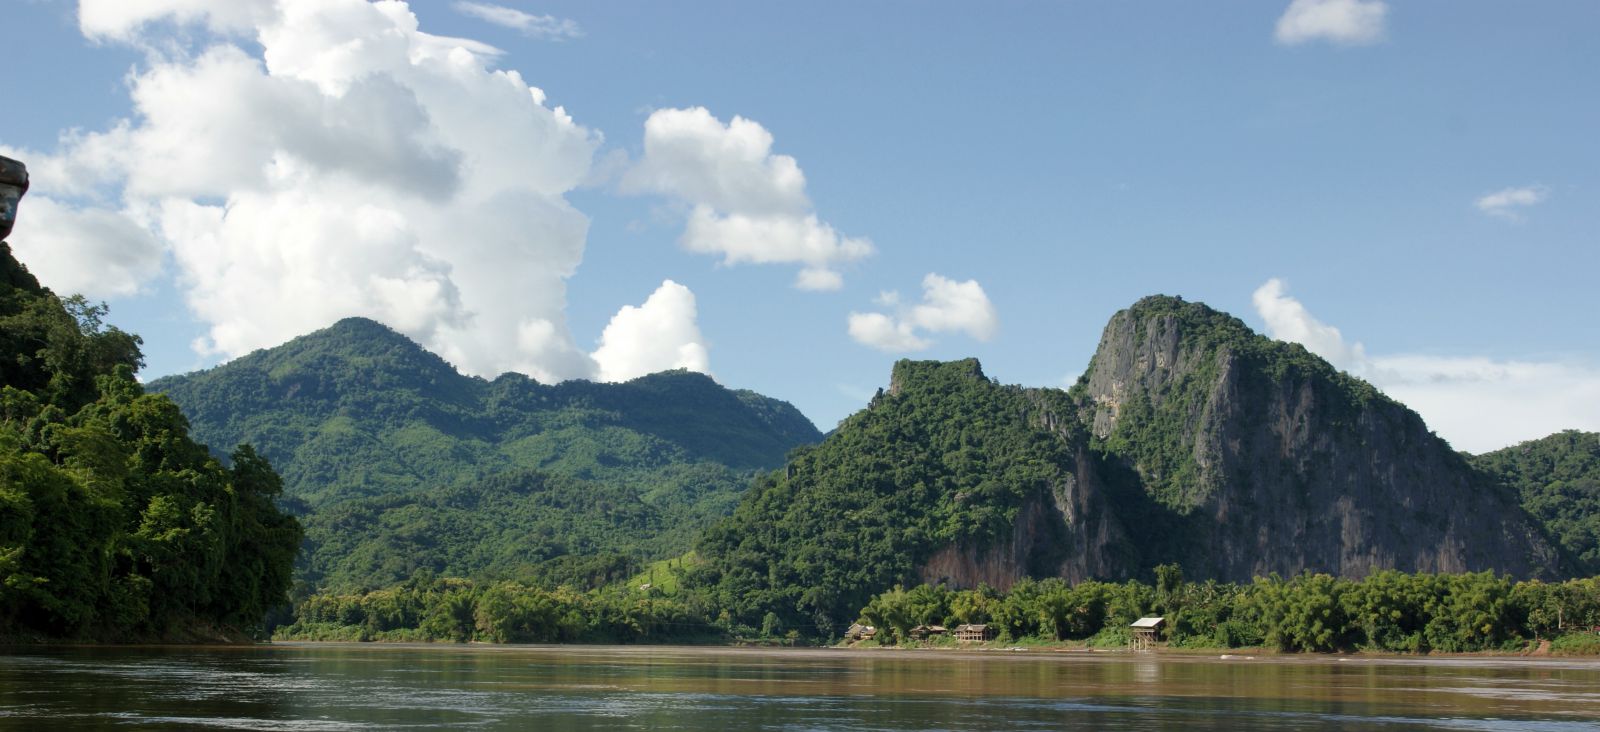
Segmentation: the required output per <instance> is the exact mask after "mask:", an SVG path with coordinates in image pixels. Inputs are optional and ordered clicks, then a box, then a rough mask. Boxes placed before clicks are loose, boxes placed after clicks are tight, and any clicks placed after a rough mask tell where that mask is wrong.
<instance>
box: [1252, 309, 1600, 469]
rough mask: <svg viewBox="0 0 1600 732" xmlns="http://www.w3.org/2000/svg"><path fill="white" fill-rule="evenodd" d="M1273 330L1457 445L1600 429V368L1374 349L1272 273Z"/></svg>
mask: <svg viewBox="0 0 1600 732" xmlns="http://www.w3.org/2000/svg"><path fill="white" fill-rule="evenodd" d="M1253 300H1254V303H1255V308H1256V313H1257V314H1258V315H1260V316H1261V319H1262V320H1263V321H1265V322H1266V325H1267V334H1268V335H1270V336H1271V337H1273V338H1277V339H1279V340H1285V341H1293V342H1296V343H1299V344H1301V345H1303V346H1305V347H1306V349H1307V350H1309V351H1311V352H1312V353H1315V354H1317V355H1319V356H1321V357H1323V358H1326V359H1328V361H1329V362H1330V363H1332V364H1333V365H1334V366H1337V367H1339V368H1340V369H1343V370H1345V371H1349V372H1350V373H1352V374H1355V375H1356V376H1360V377H1362V378H1364V379H1366V380H1367V381H1369V382H1371V383H1372V384H1373V385H1374V386H1377V387H1378V388H1380V389H1382V390H1383V391H1384V393H1386V394H1388V395H1389V396H1391V397H1394V398H1395V399H1397V400H1399V401H1400V402H1402V403H1404V404H1405V405H1406V406H1408V407H1411V408H1412V409H1415V410H1416V411H1417V412H1418V413H1419V414H1421V415H1422V416H1423V417H1424V418H1425V419H1426V420H1427V422H1428V425H1429V426H1430V427H1432V428H1433V429H1434V430H1435V431H1437V432H1438V434H1439V435H1440V436H1442V437H1444V438H1445V439H1447V440H1449V441H1450V443H1451V444H1452V445H1454V446H1455V447H1456V448H1457V449H1461V450H1467V451H1469V452H1486V451H1489V450H1496V449H1499V448H1502V447H1505V446H1507V445H1511V444H1515V443H1518V442H1522V441H1525V440H1531V439H1537V438H1540V437H1544V436H1546V435H1549V434H1552V433H1554V432H1557V431H1560V430H1563V429H1584V430H1600V368H1596V367H1595V366H1593V365H1589V364H1582V363H1568V362H1561V361H1533V360H1499V359H1492V358H1487V357H1482V356H1432V355H1420V354H1395V355H1374V356H1369V355H1367V352H1366V349H1365V348H1364V347H1363V346H1362V345H1361V344H1360V343H1351V342H1348V341H1346V340H1345V338H1344V336H1343V335H1342V334H1340V332H1339V330H1338V329H1337V328H1334V327H1332V326H1329V325H1327V324H1325V323H1322V322H1321V321H1319V320H1317V319H1316V318H1315V317H1313V316H1312V315H1311V313H1310V312H1309V311H1308V310H1307V309H1306V308H1305V307H1304V306H1303V305H1302V304H1301V303H1300V302H1299V301H1298V300H1296V299H1294V298H1293V297H1290V296H1289V295H1288V290H1287V287H1286V286H1285V285H1284V283H1283V282H1282V281H1281V280H1277V279H1272V280H1268V281H1267V282H1266V283H1265V284H1263V285H1262V286H1261V287H1260V288H1258V289H1257V290H1256V292H1255V296H1254V297H1253Z"/></svg>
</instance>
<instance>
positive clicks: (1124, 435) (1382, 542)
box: [1075, 298, 1560, 581]
mask: <svg viewBox="0 0 1600 732" xmlns="http://www.w3.org/2000/svg"><path fill="white" fill-rule="evenodd" d="M1075 395H1076V396H1077V397H1078V398H1079V399H1080V400H1081V401H1082V402H1083V403H1084V405H1085V413H1084V421H1085V422H1086V423H1087V425H1088V426H1089V427H1090V429H1091V431H1092V434H1093V439H1094V441H1095V443H1096V444H1097V445H1100V446H1103V447H1104V449H1105V450H1106V452H1107V453H1108V460H1110V461H1111V462H1114V463H1117V462H1120V463H1121V464H1123V465H1125V466H1127V467H1129V468H1132V469H1133V471H1135V472H1136V473H1137V475H1138V478H1139V481H1140V482H1141V483H1142V485H1143V487H1144V491H1145V493H1146V495H1148V496H1149V497H1150V498H1151V499H1152V500H1153V501H1154V502H1155V503H1156V504H1157V506H1156V507H1155V508H1156V510H1157V511H1158V512H1160V513H1165V514H1168V515H1167V516H1166V520H1165V521H1164V522H1162V521H1158V522H1156V523H1157V524H1162V523H1164V524H1165V525H1167V526H1171V527H1176V528H1177V532H1176V533H1175V534H1173V533H1168V534H1167V535H1165V536H1159V537H1139V538H1140V539H1141V540H1143V541H1145V542H1146V543H1147V544H1162V543H1165V544H1166V546H1164V547H1163V549H1164V552H1163V553H1167V554H1179V556H1169V557H1167V558H1166V561H1179V562H1181V563H1182V564H1183V565H1184V568H1185V570H1186V571H1187V572H1189V573H1190V574H1191V576H1202V577H1215V578H1218V579H1226V580H1235V581H1243V580H1248V579H1249V578H1250V577H1252V576H1257V575H1264V574H1266V573H1269V572H1278V573H1280V574H1291V573H1295V572H1299V571H1301V570H1313V571H1322V572H1331V573H1336V574H1342V575H1347V576H1363V575H1366V574H1369V573H1371V572H1373V571H1375V570H1378V569H1391V568H1392V569H1400V570H1404V571H1425V572H1461V571H1468V570H1485V569H1493V570H1497V571H1501V572H1509V573H1511V574H1513V575H1516V576H1523V577H1527V576H1544V575H1550V574H1553V573H1557V572H1559V564H1560V563H1559V560H1558V557H1557V553H1556V551H1555V550H1554V549H1553V547H1552V546H1551V545H1550V543H1549V542H1548V541H1546V540H1545V538H1544V537H1543V536H1542V535H1541V534H1540V532H1539V530H1538V529H1537V528H1536V527H1535V525H1534V524H1533V522H1532V521H1531V520H1530V519H1529V517H1528V516H1527V514H1526V513H1525V512H1524V511H1523V510H1522V509H1521V508H1520V507H1519V506H1518V505H1517V502H1516V499H1515V496H1513V495H1512V494H1511V493H1510V492H1509V491H1507V490H1505V489H1504V488H1503V487H1501V486H1499V485H1497V484H1495V483H1493V482H1492V481H1489V480H1486V479H1484V478H1483V477H1482V476H1481V475H1480V474H1479V473H1478V472H1476V471H1474V470H1473V469H1472V468H1470V467H1469V466H1468V465H1467V464H1466V462H1465V460H1464V459H1463V458H1462V456H1460V455H1459V454H1458V453H1456V452H1455V451H1454V450H1452V449H1451V448H1450V446H1449V445H1448V444H1446V443H1445V442H1444V441H1443V440H1441V439H1440V438H1438V437H1437V436H1435V435H1434V434H1433V433H1432V432H1430V431H1429V430H1428V428H1427V426H1426V425H1425V424H1423V422H1422V419H1421V418H1420V417H1419V416H1417V414H1416V413H1415V412H1412V411H1411V410H1409V409H1407V408H1405V407H1404V406H1403V405H1400V404H1398V403H1396V402H1394V401H1392V400H1390V399H1388V398H1387V397H1385V396H1383V395H1382V394H1380V393H1378V392H1377V391H1376V390H1375V389H1373V388H1372V387H1371V386H1370V385H1367V384H1366V383H1364V382H1361V381H1359V380H1357V379H1354V378H1352V377H1350V376H1348V375H1346V374H1342V373H1339V372H1337V371H1336V370H1334V369H1333V368H1332V367H1331V366H1329V365H1328V364H1327V362H1325V361H1323V360H1322V359H1320V358H1317V357H1316V356H1314V355H1312V354H1310V353H1308V352H1306V351H1305V350H1304V349H1303V348H1301V347H1300V346H1298V345H1294V344H1287V343H1282V342H1276V341H1271V340H1268V339H1266V338H1263V337H1261V336H1258V335H1256V334H1254V333H1252V332H1251V331H1250V330H1249V329H1248V328H1247V327H1246V326H1245V325H1244V324H1243V323H1242V322H1240V321H1238V320H1237V319H1234V318H1232V317H1230V316H1227V315H1226V314H1223V313H1219V312H1217V311H1214V310H1211V309H1210V308H1208V307H1206V306H1204V305H1201V304H1198V303H1187V302H1184V301H1182V300H1180V299H1177V298H1146V299H1145V300H1141V301H1140V302H1139V303H1138V304H1136V305H1135V306H1134V307H1132V308H1130V309H1128V310H1124V311H1122V312H1120V313H1118V314H1117V315H1116V316H1115V317H1113V318H1112V319H1111V322H1110V323H1109V324H1108V325H1107V326H1106V329H1105V333H1104V335H1103V336H1102V338H1101V341H1100V347H1099V349H1098V350H1097V352H1096V354H1095V357H1094V359H1093V361H1092V363H1091V365H1090V368H1089V371H1088V373H1087V374H1086V375H1085V377H1084V379H1083V380H1082V381H1081V382H1080V384H1079V386H1078V387H1077V388H1076V389H1075ZM1147 525H1148V524H1147Z"/></svg>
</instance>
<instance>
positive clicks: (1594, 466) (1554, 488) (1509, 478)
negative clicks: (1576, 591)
mask: <svg viewBox="0 0 1600 732" xmlns="http://www.w3.org/2000/svg"><path fill="white" fill-rule="evenodd" d="M1471 462H1472V464H1473V465H1475V466H1477V467H1478V468H1479V469H1480V470H1482V471H1484V472H1485V473H1488V474H1489V475H1492V476H1494V477H1495V478H1496V479H1498V480H1500V481H1502V482H1503V483H1505V484H1506V485H1508V486H1510V487H1511V488H1513V489H1514V490H1516V492H1517V495H1518V496H1519V498H1520V499H1521V502H1522V507H1523V508H1524V509H1526V510H1527V511H1528V513H1529V514H1531V515H1532V516H1533V517H1534V518H1536V519H1538V520H1539V522H1540V523H1542V524H1544V526H1545V528H1546V530H1547V531H1548V532H1549V534H1550V535H1551V536H1552V537H1554V538H1555V540H1556V541H1557V542H1559V543H1560V544H1561V547H1562V548H1563V549H1565V550H1566V551H1567V552H1568V553H1570V554H1571V555H1572V556H1573V557H1574V558H1576V560H1577V562H1578V563H1579V565H1580V567H1579V569H1580V571H1581V572H1582V573H1584V574H1591V575H1600V434H1597V433H1594V432H1579V431H1577V430H1567V431H1565V432H1558V433H1556V434H1553V435H1550V436H1549V437H1545V438H1543V439H1538V440H1531V441H1528V442H1524V443H1522V444H1520V445H1512V446H1511V447H1507V448H1505V449H1502V450H1496V451H1494V452H1490V453H1484V454H1482V455H1478V456H1476V457H1473V458H1471Z"/></svg>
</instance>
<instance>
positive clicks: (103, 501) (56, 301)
mask: <svg viewBox="0 0 1600 732" xmlns="http://www.w3.org/2000/svg"><path fill="white" fill-rule="evenodd" d="M0 162H5V161H4V159H3V158H0ZM105 314H106V310H105V307H104V306H103V305H102V306H95V305H90V304H89V303H87V302H86V301H84V299H83V298H81V297H72V298H67V299H61V298H58V297H57V296H56V295H55V294H54V293H52V292H51V291H50V290H48V289H46V288H44V287H41V286H40V285H39V282H38V281H37V280H36V279H34V277H33V276H32V275H31V274H29V273H28V271H27V269H26V268H24V267H23V266H22V265H21V264H20V263H19V262H17V260H16V259H14V258H13V257H12V255H11V249H10V247H9V246H7V245H6V244H4V243H3V242H0V638H7V639H12V640H15V639H19V638H39V637H44V638H62V639H74V640H109V641H117V642H128V641H132V640H162V639H170V640H188V639H194V638H198V637H209V638H215V637H217V633H216V630H217V629H218V628H219V627H231V628H233V629H235V630H239V629H245V628H250V627H254V626H257V625H258V624H259V623H261V621H262V618H263V616H264V614H265V613H266V612H267V610H269V609H270V608H272V607H275V606H277V605H280V604H282V603H283V602H284V601H285V600H286V599H287V594H286V591H287V590H288V588H289V575H290V568H291V566H292V563H293V560H294V553H295V550H296V548H297V547H298V546H299V544H300V526H299V525H298V524H297V523H296V522H295V520H294V518H292V517H290V516H286V515H284V514H283V513H281V512H279V510H278V509H277V507H276V506H275V505H274V500H275V498H276V497H277V495H278V491H279V482H278V476H277V475H276V474H275V473H273V471H272V469H271V467H270V466H269V465H268V464H267V463H266V461H264V460H262V459H261V458H260V457H258V456H257V455H256V454H255V453H254V452H253V451H251V450H250V449H249V448H248V447H241V448H240V449H238V450H236V451H235V452H234V453H233V455H232V463H233V464H232V467H224V466H223V465H222V464H221V463H220V462H219V461H218V460H216V459H215V458H213V457H212V456H211V455H210V454H209V453H208V452H207V451H206V449H205V447H203V446H202V445H199V444H197V443H195V442H194V441H193V440H192V439H190V437H189V435H188V432H187V425H186V424H185V423H184V419H183V415H182V414H181V413H180V412H179V411H178V408H177V406H176V405H174V404H173V403H172V402H171V401H170V400H168V399H167V398H165V397H163V396H160V395H157V394H150V393H146V392H145V390H144V389H142V388H141V387H140V386H139V383H138V382H137V381H135V380H134V378H133V374H134V371H135V370H136V369H137V368H138V367H139V365H140V363H141V361H142V356H141V355H140V353H139V345H140V341H139V339H138V337H137V336H133V335H131V334H128V333H124V332H122V331H120V330H118V329H116V328H114V327H107V326H105V325H104V323H103V317H104V315H105ZM224 635H228V634H224ZM231 635H234V636H235V637H237V633H233V634H231Z"/></svg>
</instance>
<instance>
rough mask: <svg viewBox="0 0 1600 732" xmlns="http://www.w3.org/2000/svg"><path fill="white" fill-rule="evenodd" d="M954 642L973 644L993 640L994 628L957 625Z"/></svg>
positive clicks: (976, 625)
mask: <svg viewBox="0 0 1600 732" xmlns="http://www.w3.org/2000/svg"><path fill="white" fill-rule="evenodd" d="M956 640H958V641H966V642H975V643H981V642H983V641H989V640H994V628H991V627H989V626H987V625H982V624H967V625H958V626H956Z"/></svg>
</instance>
